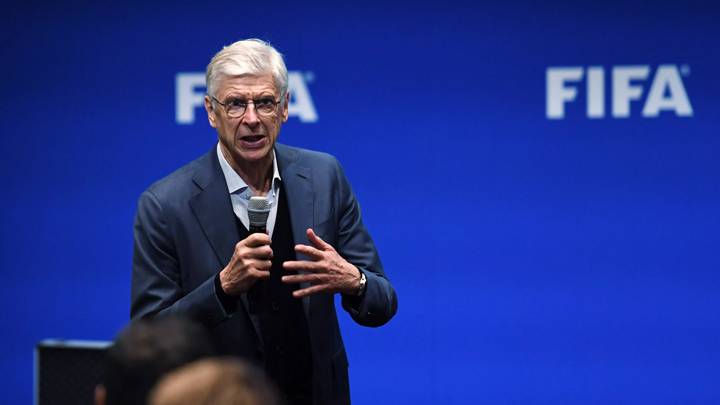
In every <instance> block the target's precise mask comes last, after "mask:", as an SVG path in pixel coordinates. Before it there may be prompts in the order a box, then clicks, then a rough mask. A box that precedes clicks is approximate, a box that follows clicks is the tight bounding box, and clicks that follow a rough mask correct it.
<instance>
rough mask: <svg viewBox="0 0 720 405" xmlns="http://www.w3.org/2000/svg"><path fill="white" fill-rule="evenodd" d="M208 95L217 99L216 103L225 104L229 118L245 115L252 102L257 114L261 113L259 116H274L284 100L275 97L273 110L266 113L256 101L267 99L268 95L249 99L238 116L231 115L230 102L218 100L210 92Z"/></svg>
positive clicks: (215, 99)
mask: <svg viewBox="0 0 720 405" xmlns="http://www.w3.org/2000/svg"><path fill="white" fill-rule="evenodd" d="M208 96H209V97H210V98H211V99H213V101H215V102H216V103H218V104H220V105H221V106H223V108H224V109H225V114H226V115H227V116H228V118H242V116H243V115H245V113H246V112H247V111H248V106H250V104H252V106H253V108H254V109H255V114H257V115H259V116H262V117H272V116H273V115H275V114H277V106H278V104H280V103H281V102H282V100H275V99H274V98H273V103H272V104H273V110H272V112H269V113H267V114H265V113H261V112H260V111H259V110H258V109H257V107H256V103H257V102H258V101H260V100H264V99H266V98H267V97H262V98H258V99H251V100H247V101H246V102H245V109H244V110H243V112H242V114H240V115H238V116H231V115H230V107H229V103H227V102H225V103H223V102H222V101H220V100H218V99H217V98H215V96H211V95H209V94H208Z"/></svg>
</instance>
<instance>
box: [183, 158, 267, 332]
mask: <svg viewBox="0 0 720 405" xmlns="http://www.w3.org/2000/svg"><path fill="white" fill-rule="evenodd" d="M193 181H194V182H195V184H197V185H198V187H200V189H201V190H200V192H199V193H198V194H196V195H195V196H194V197H193V198H191V199H190V207H191V208H192V211H193V213H194V214H195V217H196V218H197V220H198V222H199V223H200V227H201V228H202V229H203V232H204V233H205V237H206V238H207V240H208V242H210V246H212V248H213V251H214V252H215V255H216V256H217V259H218V261H219V262H220V266H225V265H227V264H228V262H229V261H230V259H231V258H232V255H233V252H234V251H235V245H236V244H237V243H238V242H239V241H240V234H239V233H238V229H237V225H236V222H235V213H234V212H233V209H232V203H231V202H230V195H229V194H228V188H227V183H226V182H225V176H223V173H222V169H221V168H220V162H218V159H217V153H216V149H215V148H213V149H212V150H211V151H210V152H209V153H208V154H207V155H205V159H203V160H202V161H201V162H200V167H199V169H198V171H197V172H196V173H195V176H194V177H193ZM240 300H241V302H242V307H243V310H244V311H245V312H246V313H247V314H248V316H249V317H250V319H251V320H252V323H253V325H254V326H255V332H256V335H257V336H258V338H259V339H260V340H261V341H262V335H261V333H260V324H259V321H258V320H257V318H256V317H255V316H254V315H251V314H250V312H249V311H248V308H249V305H248V299H247V294H244V293H243V294H241V296H240Z"/></svg>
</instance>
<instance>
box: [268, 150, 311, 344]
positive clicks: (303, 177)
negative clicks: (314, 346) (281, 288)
mask: <svg viewBox="0 0 720 405" xmlns="http://www.w3.org/2000/svg"><path fill="white" fill-rule="evenodd" d="M275 152H276V157H277V159H278V169H279V170H280V177H281V178H282V184H283V189H284V192H287V194H286V197H287V201H288V208H289V211H290V223H291V224H292V233H293V239H294V241H295V244H308V243H309V242H308V240H307V234H306V233H305V230H306V229H308V228H312V227H313V226H314V225H315V224H314V215H313V212H314V195H315V194H314V192H313V187H312V171H311V170H310V168H308V167H305V166H302V165H300V164H299V163H298V161H297V158H298V156H297V152H296V151H295V150H293V149H290V148H288V147H286V146H284V145H279V144H278V145H276V149H275ZM297 259H298V260H308V258H307V257H305V256H304V255H298V258H297ZM308 286H309V284H307V283H302V284H301V285H300V287H301V288H304V287H308ZM310 298H311V297H304V298H303V299H302V300H303V309H304V310H305V317H306V319H307V320H308V322H311V318H310ZM311 330H312V329H311Z"/></svg>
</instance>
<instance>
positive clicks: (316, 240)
mask: <svg viewBox="0 0 720 405" xmlns="http://www.w3.org/2000/svg"><path fill="white" fill-rule="evenodd" d="M306 233H307V237H308V240H309V241H310V243H312V244H313V246H315V247H316V248H318V249H320V250H335V249H333V247H332V246H330V245H329V244H328V243H327V242H325V241H324V240H322V239H321V238H320V237H319V236H317V235H316V234H315V231H313V230H312V228H308V229H307V231H306Z"/></svg>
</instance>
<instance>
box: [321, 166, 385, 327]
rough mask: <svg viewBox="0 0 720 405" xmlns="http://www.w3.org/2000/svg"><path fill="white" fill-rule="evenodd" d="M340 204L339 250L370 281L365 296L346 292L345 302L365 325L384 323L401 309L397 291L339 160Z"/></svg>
mask: <svg viewBox="0 0 720 405" xmlns="http://www.w3.org/2000/svg"><path fill="white" fill-rule="evenodd" d="M335 173H336V181H337V182H338V188H337V191H338V193H337V194H336V198H338V199H339V201H337V205H336V206H337V207H339V217H338V246H337V249H338V252H339V253H340V255H341V256H342V257H343V258H345V260H347V261H349V262H350V263H352V264H353V265H355V266H356V267H357V268H358V269H359V270H360V271H362V272H363V273H365V277H366V278H367V285H366V290H365V294H364V295H363V296H362V297H350V296H345V295H343V297H342V306H343V308H344V309H345V310H346V311H347V312H348V313H349V314H350V316H351V317H352V318H353V319H354V320H355V322H357V323H359V324H361V325H364V326H381V325H384V324H385V323H387V322H388V321H389V320H390V319H391V318H392V317H393V316H394V315H395V313H396V312H397V295H396V293H395V289H394V288H393V286H392V284H390V280H388V278H387V277H386V276H385V273H384V271H383V266H382V263H381V262H380V256H379V255H378V252H377V249H376V248H375V244H374V243H373V240H372V238H371V237H370V234H369V233H368V231H367V229H366V228H365V225H364V224H363V222H362V217H361V214H360V206H359V204H358V202H357V199H356V198H355V194H354V193H353V191H352V188H351V187H350V183H349V182H348V180H347V178H346V177H345V173H344V172H343V169H342V167H341V166H340V164H339V163H338V162H337V161H335Z"/></svg>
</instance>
